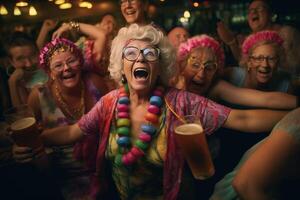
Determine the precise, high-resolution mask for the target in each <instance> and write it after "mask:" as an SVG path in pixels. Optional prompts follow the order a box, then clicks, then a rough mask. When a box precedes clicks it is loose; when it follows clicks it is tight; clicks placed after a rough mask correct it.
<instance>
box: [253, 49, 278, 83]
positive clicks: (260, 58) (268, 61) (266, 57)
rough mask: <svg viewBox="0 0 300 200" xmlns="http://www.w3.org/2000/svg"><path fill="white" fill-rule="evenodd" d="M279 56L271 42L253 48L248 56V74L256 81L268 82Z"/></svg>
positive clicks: (275, 68)
mask: <svg viewBox="0 0 300 200" xmlns="http://www.w3.org/2000/svg"><path fill="white" fill-rule="evenodd" d="M278 62H279V57H278V53H277V49H276V47H275V46H274V45H272V44H264V45H260V46H257V47H256V48H254V49H253V51H252V53H251V56H250V57H249V61H248V67H250V72H249V73H250V75H251V77H252V79H253V78H255V80H256V81H257V82H258V83H261V84H264V83H268V82H269V81H270V80H271V79H272V76H273V74H274V72H275V71H276V70H277V65H278Z"/></svg>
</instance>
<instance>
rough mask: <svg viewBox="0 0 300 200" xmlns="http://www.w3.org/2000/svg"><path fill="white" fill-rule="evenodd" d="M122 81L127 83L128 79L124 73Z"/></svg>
mask: <svg viewBox="0 0 300 200" xmlns="http://www.w3.org/2000/svg"><path fill="white" fill-rule="evenodd" d="M121 82H122V83H123V84H126V83H127V79H126V77H125V75H124V74H122V79H121Z"/></svg>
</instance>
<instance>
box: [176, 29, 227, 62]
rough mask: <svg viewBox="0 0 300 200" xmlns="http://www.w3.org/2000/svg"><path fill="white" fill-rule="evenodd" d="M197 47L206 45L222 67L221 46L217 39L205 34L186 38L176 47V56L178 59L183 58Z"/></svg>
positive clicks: (223, 59)
mask: <svg viewBox="0 0 300 200" xmlns="http://www.w3.org/2000/svg"><path fill="white" fill-rule="evenodd" d="M198 47H206V48H209V49H211V50H212V51H213V52H214V53H215V54H216V57H217V59H218V64H219V66H220V67H224V63H225V55H224V50H223V48H222V47H221V45H220V44H219V42H218V41H217V40H215V39H214V38H212V37H210V36H208V35H205V34H202V35H197V36H194V37H192V38H190V39H188V40H187V41H186V42H184V43H181V44H180V46H179V48H178V53H177V58H178V59H179V61H182V60H184V59H185V58H186V56H187V55H188V54H190V53H191V51H192V50H193V49H196V48H198Z"/></svg>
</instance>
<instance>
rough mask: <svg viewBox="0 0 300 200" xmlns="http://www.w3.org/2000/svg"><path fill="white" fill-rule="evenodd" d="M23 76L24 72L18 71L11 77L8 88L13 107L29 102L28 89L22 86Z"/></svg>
mask: <svg viewBox="0 0 300 200" xmlns="http://www.w3.org/2000/svg"><path fill="white" fill-rule="evenodd" d="M23 76H24V70H23V69H16V70H15V71H14V73H13V74H12V75H11V76H10V77H9V80H8V86H9V92H10V97H11V101H12V105H13V106H18V105H21V104H25V103H26V102H27V98H28V92H27V90H26V88H25V87H24V86H22V85H21V81H22V79H23Z"/></svg>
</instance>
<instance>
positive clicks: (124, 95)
mask: <svg viewBox="0 0 300 200" xmlns="http://www.w3.org/2000/svg"><path fill="white" fill-rule="evenodd" d="M120 97H128V94H127V93H125V92H120V94H119V98H120Z"/></svg>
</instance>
